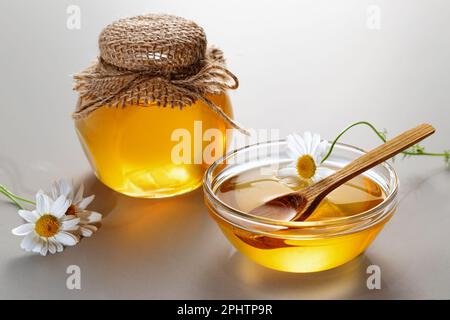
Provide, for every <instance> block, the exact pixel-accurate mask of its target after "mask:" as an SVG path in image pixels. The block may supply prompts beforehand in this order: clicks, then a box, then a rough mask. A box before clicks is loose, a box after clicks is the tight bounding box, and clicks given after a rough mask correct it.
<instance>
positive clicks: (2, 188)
mask: <svg viewBox="0 0 450 320" xmlns="http://www.w3.org/2000/svg"><path fill="white" fill-rule="evenodd" d="M0 193H2V194H3V195H4V196H5V197H7V198H8V199H9V200H11V201H12V202H14V204H15V205H16V206H17V207H18V208H19V209H23V206H22V205H21V204H20V203H19V201H22V202H25V203H29V204H32V205H36V203H35V202H34V201H31V200H28V199H25V198H22V197H19V196H18V195H15V194H14V193H12V192H11V191H9V190H8V189H6V187H5V186H3V185H1V184H0Z"/></svg>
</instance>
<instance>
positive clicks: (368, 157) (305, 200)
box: [250, 124, 435, 221]
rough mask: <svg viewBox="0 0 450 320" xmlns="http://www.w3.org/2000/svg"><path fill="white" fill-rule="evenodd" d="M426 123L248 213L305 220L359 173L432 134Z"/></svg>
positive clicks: (432, 131)
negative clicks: (330, 173)
mask: <svg viewBox="0 0 450 320" xmlns="http://www.w3.org/2000/svg"><path fill="white" fill-rule="evenodd" d="M434 131H435V129H434V128H433V127H432V126H431V125H429V124H421V125H419V126H417V127H415V128H413V129H410V130H408V131H405V132H404V133H402V134H400V135H398V136H397V137H395V138H393V139H391V140H389V141H387V142H386V143H384V144H382V145H380V146H378V147H377V148H375V149H373V150H371V151H369V152H367V153H365V154H363V155H362V156H361V157H359V158H357V159H356V160H353V161H352V162H351V163H349V164H348V165H346V166H345V167H343V168H341V169H340V170H338V171H336V172H335V173H333V174H332V175H330V176H328V177H326V178H325V179H323V180H320V181H319V182H317V183H314V184H312V185H310V186H308V187H305V188H303V189H301V190H298V191H295V192H292V193H289V194H286V195H283V196H279V197H276V198H274V199H272V200H269V201H268V202H266V203H264V204H263V205H261V206H259V207H256V208H255V209H253V210H251V211H250V214H253V215H257V216H263V217H276V216H283V217H289V216H291V217H292V216H293V219H291V221H304V220H305V219H307V218H308V217H309V216H310V215H311V213H312V212H313V211H314V210H315V209H316V207H317V206H318V205H319V203H320V201H321V200H322V199H324V198H325V196H326V195H327V194H329V193H330V192H331V191H333V190H334V189H336V188H337V187H339V186H340V185H342V184H344V183H345V182H347V181H349V180H350V179H352V178H354V177H356V176H357V175H359V174H361V173H362V172H364V171H366V170H368V169H370V168H372V167H374V166H376V165H378V164H380V163H381V162H383V161H385V160H387V159H389V158H392V157H393V156H395V155H396V154H398V153H400V152H402V151H403V150H405V149H407V148H409V147H410V146H412V145H414V144H416V143H418V142H419V141H421V140H423V139H425V138H426V137H428V136H429V135H431V134H433V133H434Z"/></svg>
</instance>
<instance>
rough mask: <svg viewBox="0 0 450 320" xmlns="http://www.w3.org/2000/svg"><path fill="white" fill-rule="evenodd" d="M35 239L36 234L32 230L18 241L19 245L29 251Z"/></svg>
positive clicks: (36, 239)
mask: <svg viewBox="0 0 450 320" xmlns="http://www.w3.org/2000/svg"><path fill="white" fill-rule="evenodd" d="M37 241H38V236H37V235H36V234H35V233H34V232H32V233H29V234H28V235H27V236H26V237H25V238H23V240H22V242H21V243H20V247H21V248H22V249H24V250H25V251H31V250H32V249H33V248H34V246H35V243H36V242H37Z"/></svg>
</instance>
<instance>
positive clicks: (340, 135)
mask: <svg viewBox="0 0 450 320" xmlns="http://www.w3.org/2000/svg"><path fill="white" fill-rule="evenodd" d="M361 124H362V125H366V126H368V127H369V128H370V129H372V130H373V132H375V133H376V134H377V136H378V137H379V138H380V139H381V140H382V141H383V142H386V137H385V136H384V134H383V133H381V132H380V131H378V130H377V129H376V128H375V127H374V126H373V125H372V124H371V123H370V122H367V121H358V122H355V123H353V124H351V125H349V126H348V127H346V128H345V129H344V130H342V131H341V133H339V134H338V136H337V137H336V139H334V141H333V142H332V143H331V147H330V149H329V150H328V152H327V154H326V155H325V157H324V158H323V160H322V161H321V162H320V163H324V162H325V160H327V159H328V158H329V157H330V155H331V153H332V151H333V149H334V146H335V145H336V143H337V142H338V140H339V139H340V138H341V137H342V136H343V135H344V134H345V133H346V132H347V131H348V130H350V129H351V128H353V127H355V126H358V125H361ZM402 154H403V155H405V156H431V157H444V158H446V159H448V157H449V153H448V152H443V153H436V152H425V151H420V152H413V151H403V152H402Z"/></svg>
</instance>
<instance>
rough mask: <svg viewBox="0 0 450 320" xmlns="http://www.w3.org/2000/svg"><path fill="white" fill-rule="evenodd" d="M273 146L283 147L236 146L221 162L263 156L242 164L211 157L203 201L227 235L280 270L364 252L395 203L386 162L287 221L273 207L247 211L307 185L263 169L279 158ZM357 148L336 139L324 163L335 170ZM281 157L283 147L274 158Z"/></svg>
mask: <svg viewBox="0 0 450 320" xmlns="http://www.w3.org/2000/svg"><path fill="white" fill-rule="evenodd" d="M274 144H277V145H280V147H281V149H283V148H284V147H285V143H284V142H270V143H267V144H260V145H254V146H253V147H250V148H248V149H241V150H240V151H237V152H236V153H234V154H231V155H229V156H228V158H227V159H226V160H235V159H234V157H235V158H237V157H239V156H241V155H242V154H241V153H246V152H248V154H250V153H251V152H252V151H257V150H258V149H263V151H267V153H268V156H267V158H265V157H264V156H263V157H261V158H255V159H249V160H248V161H247V162H245V163H243V164H242V163H240V164H233V161H231V163H232V164H224V165H219V164H218V163H216V164H215V165H213V166H212V167H211V168H210V169H209V170H208V172H207V174H206V176H205V195H206V197H205V202H206V204H207V206H208V208H209V210H210V213H211V215H212V217H213V218H214V220H215V221H216V222H217V224H218V225H219V227H220V229H221V230H222V231H223V233H224V234H225V236H226V237H227V239H228V240H229V241H230V242H231V243H232V244H233V245H234V247H235V248H236V249H237V250H238V251H239V252H240V253H242V254H243V255H245V256H247V257H248V258H250V259H251V260H253V261H255V262H257V263H259V264H261V265H263V266H265V267H268V268H271V269H276V270H280V271H287V272H316V271H322V270H327V269H331V268H334V267H337V266H340V265H342V264H344V263H346V262H348V261H350V260H352V259H354V258H355V257H357V256H358V255H360V254H361V253H362V252H364V250H365V249H366V248H367V247H368V246H369V245H370V243H371V242H372V241H373V240H374V239H375V237H376V236H377V234H378V233H379V232H380V230H381V229H382V228H383V226H384V225H385V223H386V222H387V221H388V220H389V218H390V217H391V216H392V214H393V213H394V212H395V209H396V190H397V183H396V181H397V180H396V179H397V178H396V175H395V172H394V171H393V169H392V167H390V166H389V165H388V164H386V163H384V164H382V165H379V166H377V167H375V168H373V169H371V170H369V171H368V172H367V174H363V175H359V176H357V177H355V178H353V179H352V180H350V181H348V182H346V183H345V184H343V185H342V186H340V187H338V188H337V189H335V190H334V191H332V192H331V193H330V194H328V196H327V197H326V198H325V199H323V200H322V202H321V203H320V204H319V206H318V207H317V208H316V209H315V211H314V212H313V213H312V214H311V215H310V216H309V217H308V218H307V219H306V220H305V221H292V220H291V219H292V218H293V217H292V215H291V216H284V217H283V216H281V215H280V213H279V212H273V215H272V216H253V215H252V214H249V212H251V211H252V210H253V209H254V208H256V207H258V206H260V205H262V204H264V203H266V202H267V201H269V200H271V199H273V198H276V197H278V196H282V195H285V194H288V193H290V192H292V191H295V190H299V189H300V188H303V187H305V186H306V185H307V183H306V182H298V183H291V182H286V180H285V179H279V178H278V177H277V174H276V172H277V171H276V170H273V169H270V167H265V166H266V165H264V163H267V161H268V159H270V161H273V158H274V157H278V156H274V155H273V154H270V151H269V147H268V146H270V145H274ZM255 149H256V150H255ZM263 153H264V152H263ZM360 154H361V151H359V150H357V149H356V148H355V149H353V147H349V146H345V145H337V147H335V152H334V156H332V158H331V159H330V161H327V163H326V164H325V166H327V167H328V169H329V170H330V171H335V170H337V169H338V168H339V167H342V166H344V165H345V164H346V163H348V162H350V161H351V160H352V158H356V157H357V156H359V155H360ZM243 156H245V154H244V155H243ZM282 158H283V150H282V151H281V155H280V162H281V161H282ZM260 164H261V165H260ZM281 165H282V164H281Z"/></svg>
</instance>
